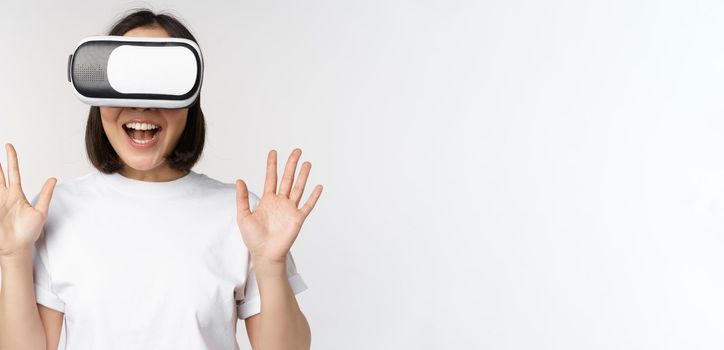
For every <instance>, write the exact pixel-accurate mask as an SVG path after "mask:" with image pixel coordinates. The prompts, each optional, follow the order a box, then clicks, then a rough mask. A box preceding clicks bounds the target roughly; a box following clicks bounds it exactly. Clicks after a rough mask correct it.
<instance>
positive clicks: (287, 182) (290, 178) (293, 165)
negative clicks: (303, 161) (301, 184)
mask: <svg viewBox="0 0 724 350" xmlns="http://www.w3.org/2000/svg"><path fill="white" fill-rule="evenodd" d="M301 156H302V150H301V149H299V148H295V149H294V150H293V151H292V154H290V155H289V159H287V166H286V167H285V168H284V175H283V176H282V183H281V185H280V188H279V194H280V195H283V196H285V197H289V190H290V189H291V188H292V184H293V183H294V172H295V171H296V170H297V162H299V157H301Z"/></svg>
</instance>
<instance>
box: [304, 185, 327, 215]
mask: <svg viewBox="0 0 724 350" xmlns="http://www.w3.org/2000/svg"><path fill="white" fill-rule="evenodd" d="M321 194H322V185H317V186H316V187H314V191H312V194H311V195H309V199H307V203H304V206H302V207H301V208H299V210H301V211H302V213H304V217H307V216H309V213H311V212H312V209H314V205H315V204H317V200H318V199H319V196H320V195H321Z"/></svg>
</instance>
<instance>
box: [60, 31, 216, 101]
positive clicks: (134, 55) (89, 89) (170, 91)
mask: <svg viewBox="0 0 724 350" xmlns="http://www.w3.org/2000/svg"><path fill="white" fill-rule="evenodd" d="M203 75H204V62H203V58H202V56H201V50H200V49H199V47H198V45H196V43H195V42H193V41H191V40H187V39H181V38H156V37H153V38H151V37H125V36H93V37H88V38H85V39H83V40H81V42H79V43H78V45H77V46H76V48H75V51H74V52H73V54H71V55H70V57H68V81H69V82H71V83H72V85H73V88H74V90H75V94H76V96H78V98H79V99H80V100H81V101H83V102H84V103H87V104H89V105H92V106H113V107H144V108H185V107H189V106H190V105H192V104H193V103H194V102H196V99H197V98H198V96H199V91H200V90H201V82H202V80H203Z"/></svg>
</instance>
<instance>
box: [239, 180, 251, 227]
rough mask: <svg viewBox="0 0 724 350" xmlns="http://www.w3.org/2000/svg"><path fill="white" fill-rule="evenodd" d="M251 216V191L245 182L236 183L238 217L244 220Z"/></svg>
mask: <svg viewBox="0 0 724 350" xmlns="http://www.w3.org/2000/svg"><path fill="white" fill-rule="evenodd" d="M249 215H251V211H250V210H249V190H248V189H247V188H246V183H245V182H244V180H237V181H236V216H237V217H238V218H244V217H247V216H249Z"/></svg>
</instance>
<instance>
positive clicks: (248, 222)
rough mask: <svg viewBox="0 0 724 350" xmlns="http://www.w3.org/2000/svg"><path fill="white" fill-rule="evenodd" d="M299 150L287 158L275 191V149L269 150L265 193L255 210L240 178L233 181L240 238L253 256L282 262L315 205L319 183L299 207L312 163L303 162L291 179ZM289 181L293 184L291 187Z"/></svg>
mask: <svg viewBox="0 0 724 350" xmlns="http://www.w3.org/2000/svg"><path fill="white" fill-rule="evenodd" d="M301 154H302V150H301V149H299V148H296V149H294V151H292V154H291V155H290V156H289V160H287V164H286V167H285V169H284V175H283V176H282V181H281V184H280V187H279V191H278V192H277V153H276V151H275V150H271V151H269V155H268V156H267V165H266V179H265V182H264V193H263V194H262V197H261V201H260V202H259V204H258V205H257V207H256V209H255V210H254V212H251V210H250V209H249V191H248V189H247V187H246V183H245V182H244V181H243V180H237V181H236V209H237V211H236V222H237V224H238V226H239V230H240V231H241V236H242V239H243V240H244V243H245V244H246V246H247V247H248V248H249V252H250V253H251V255H252V256H253V257H255V258H263V259H265V260H268V261H274V262H283V261H285V259H286V256H287V253H288V252H289V250H290V248H291V247H292V244H294V241H295V240H296V239H297V236H298V235H299V231H300V230H301V228H302V224H303V223H304V220H305V219H306V218H307V216H308V215H309V213H310V212H311V211H312V209H314V205H315V204H316V203H317V200H318V199H319V196H320V195H321V194H322V185H317V186H315V188H314V190H313V191H312V194H311V195H310V196H309V199H307V202H306V203H305V204H304V205H303V206H302V207H301V208H299V202H300V200H301V198H302V194H303V193H304V187H305V185H306V182H307V177H309V171H310V169H311V168H312V164H311V163H309V162H304V163H303V164H302V168H301V170H300V171H299V177H298V178H297V181H296V183H294V171H295V170H296V167H297V162H298V161H299V157H300V156H301ZM292 184H294V187H293V188H292Z"/></svg>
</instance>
